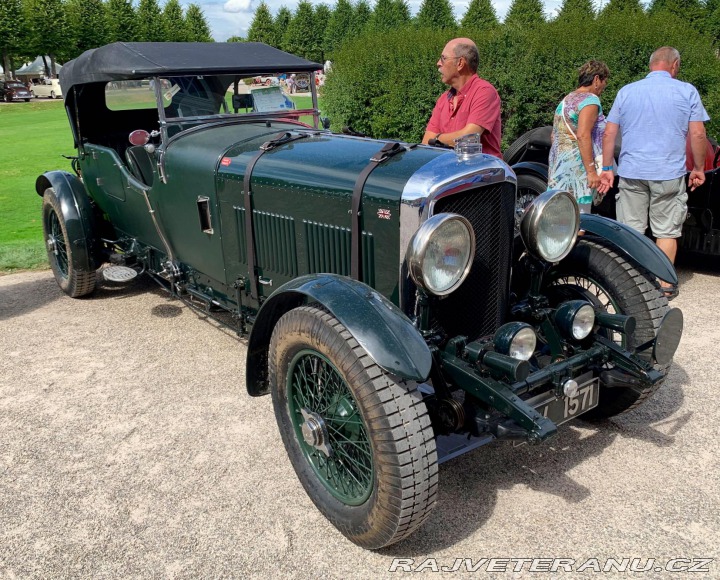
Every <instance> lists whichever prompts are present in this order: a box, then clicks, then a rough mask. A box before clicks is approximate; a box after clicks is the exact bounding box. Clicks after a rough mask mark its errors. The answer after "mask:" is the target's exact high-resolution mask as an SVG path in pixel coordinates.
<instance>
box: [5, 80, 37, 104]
mask: <svg viewBox="0 0 720 580" xmlns="http://www.w3.org/2000/svg"><path fill="white" fill-rule="evenodd" d="M31 98H32V93H30V91H29V90H28V88H27V87H26V86H25V84H24V83H22V82H20V81H13V80H9V81H0V99H4V100H5V101H7V102H8V103H12V102H13V101H25V102H26V103H27V102H29V101H30V99H31Z"/></svg>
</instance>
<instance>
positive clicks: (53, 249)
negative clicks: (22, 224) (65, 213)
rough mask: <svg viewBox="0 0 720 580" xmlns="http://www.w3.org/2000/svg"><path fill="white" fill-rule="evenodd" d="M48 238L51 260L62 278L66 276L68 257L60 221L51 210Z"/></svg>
mask: <svg viewBox="0 0 720 580" xmlns="http://www.w3.org/2000/svg"><path fill="white" fill-rule="evenodd" d="M47 225H48V227H47V231H48V238H47V245H48V249H49V251H50V254H52V256H54V258H53V257H52V256H51V259H54V261H55V263H56V264H57V267H58V270H60V272H61V273H62V275H63V276H64V277H67V275H68V256H67V247H66V246H65V237H64V236H63V231H62V227H61V226H60V220H59V219H58V215H57V213H56V212H55V211H54V210H52V211H51V212H50V215H49V216H48V224H47Z"/></svg>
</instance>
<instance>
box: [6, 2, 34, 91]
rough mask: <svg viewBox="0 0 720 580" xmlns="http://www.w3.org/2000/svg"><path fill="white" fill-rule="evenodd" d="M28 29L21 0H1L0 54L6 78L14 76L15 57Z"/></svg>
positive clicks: (21, 46) (20, 48)
mask: <svg viewBox="0 0 720 580" xmlns="http://www.w3.org/2000/svg"><path fill="white" fill-rule="evenodd" d="M26 31H27V29H26V27H25V15H24V13H23V9H22V4H21V3H20V0H0V54H2V66H3V69H4V70H5V75H6V78H10V77H11V76H12V73H13V64H12V63H13V57H14V56H19V55H18V53H19V52H20V51H21V50H22V48H23V44H24V40H25V38H24V37H25V34H26Z"/></svg>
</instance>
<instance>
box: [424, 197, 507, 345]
mask: <svg viewBox="0 0 720 580" xmlns="http://www.w3.org/2000/svg"><path fill="white" fill-rule="evenodd" d="M514 211H515V185H514V184H513V183H501V184H497V185H490V186H487V187H484V188H481V189H471V190H468V191H463V192H461V193H458V194H454V195H448V196H447V197H443V198H441V199H439V200H438V201H437V202H436V203H435V207H434V209H433V214H439V213H456V214H460V215H461V216H463V217H465V218H466V219H467V220H468V221H469V222H470V223H471V224H472V227H473V230H474V231H475V259H474V261H473V266H472V269H471V271H470V274H469V275H468V277H467V279H466V280H465V282H463V284H462V286H460V288H458V289H457V290H456V291H455V292H453V293H452V294H450V295H449V296H448V297H447V298H445V299H442V300H439V301H438V304H437V307H436V308H433V311H434V322H435V323H436V324H438V325H439V326H440V327H441V328H442V329H443V330H444V331H445V332H446V333H447V334H448V336H450V337H453V336H458V335H464V336H467V337H468V338H469V339H471V340H472V339H475V338H478V337H480V336H484V335H487V334H491V333H493V332H494V331H495V330H496V329H497V327H498V326H500V325H501V324H502V323H503V322H504V321H505V317H506V313H507V304H508V293H509V285H510V263H511V259H512V246H513V227H514Z"/></svg>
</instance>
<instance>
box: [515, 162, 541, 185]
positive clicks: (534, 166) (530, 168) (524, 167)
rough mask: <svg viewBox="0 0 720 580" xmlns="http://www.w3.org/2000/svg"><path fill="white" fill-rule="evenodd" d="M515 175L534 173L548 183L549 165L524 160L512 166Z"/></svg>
mask: <svg viewBox="0 0 720 580" xmlns="http://www.w3.org/2000/svg"><path fill="white" fill-rule="evenodd" d="M512 170H513V171H514V172H515V175H534V176H535V177H539V178H540V179H542V180H544V181H545V182H546V183H547V180H548V166H547V165H545V164H544V163H538V162H536V161H522V162H520V163H516V164H515V165H513V166H512Z"/></svg>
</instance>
